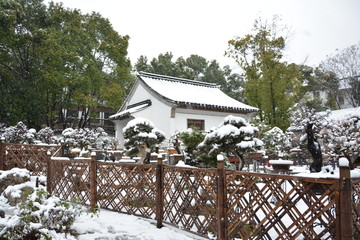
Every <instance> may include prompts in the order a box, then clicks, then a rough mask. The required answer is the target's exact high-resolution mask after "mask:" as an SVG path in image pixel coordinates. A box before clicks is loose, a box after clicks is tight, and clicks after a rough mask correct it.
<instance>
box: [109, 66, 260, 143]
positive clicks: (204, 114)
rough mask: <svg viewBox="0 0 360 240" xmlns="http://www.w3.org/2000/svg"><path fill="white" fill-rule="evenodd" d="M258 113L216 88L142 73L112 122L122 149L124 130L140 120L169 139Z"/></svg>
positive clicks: (201, 83)
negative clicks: (185, 131) (149, 123)
mask: <svg viewBox="0 0 360 240" xmlns="http://www.w3.org/2000/svg"><path fill="white" fill-rule="evenodd" d="M257 111H258V109H257V108H255V107H251V106H249V105H246V104H244V103H241V102H239V101H237V100H235V99H233V98H231V97H229V96H227V95H226V94H225V93H223V92H222V91H221V90H220V89H219V86H218V85H216V84H213V83H206V82H200V81H194V80H188V79H182V78H175V77H170V76H163V75H157V74H152V73H145V72H140V73H138V75H137V81H136V83H135V85H134V87H133V88H132V90H131V91H130V94H129V95H128V96H127V98H126V100H125V102H124V104H123V106H122V107H121V108H120V110H119V111H118V112H117V113H116V114H114V115H112V116H110V118H109V119H110V120H112V121H113V122H114V124H115V137H116V138H117V139H119V141H120V147H121V148H122V147H123V146H124V144H123V143H124V137H123V131H122V129H123V128H124V127H125V126H126V124H127V123H128V122H129V121H130V120H132V119H134V118H137V117H142V118H146V119H148V120H150V121H151V122H153V123H154V125H155V127H156V128H158V129H159V130H161V131H162V132H163V133H165V136H166V138H167V139H169V138H170V137H171V136H172V135H173V134H174V133H175V132H176V131H182V130H186V129H187V128H190V127H191V126H196V127H198V128H199V129H200V130H209V129H211V128H213V127H216V126H218V125H219V124H220V123H221V122H222V121H223V120H224V118H225V117H226V116H228V115H230V114H231V115H235V116H240V117H243V118H246V119H249V118H250V117H251V115H252V114H253V113H255V112H257Z"/></svg>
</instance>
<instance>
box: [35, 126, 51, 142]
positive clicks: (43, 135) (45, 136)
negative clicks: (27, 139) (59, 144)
mask: <svg viewBox="0 0 360 240" xmlns="http://www.w3.org/2000/svg"><path fill="white" fill-rule="evenodd" d="M37 135H38V138H39V140H40V141H41V142H43V143H47V144H51V143H54V142H55V137H54V131H53V130H52V129H51V128H49V127H45V128H43V129H40V130H39V132H38V133H37Z"/></svg>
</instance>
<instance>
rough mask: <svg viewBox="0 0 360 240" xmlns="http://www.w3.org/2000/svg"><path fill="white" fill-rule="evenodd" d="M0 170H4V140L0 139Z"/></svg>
mask: <svg viewBox="0 0 360 240" xmlns="http://www.w3.org/2000/svg"><path fill="white" fill-rule="evenodd" d="M0 170H5V138H4V137H2V138H1V139H0Z"/></svg>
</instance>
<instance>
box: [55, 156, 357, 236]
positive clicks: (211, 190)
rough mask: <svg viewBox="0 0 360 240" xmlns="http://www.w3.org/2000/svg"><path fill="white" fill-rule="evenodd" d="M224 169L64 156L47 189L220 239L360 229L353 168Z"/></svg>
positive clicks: (350, 232)
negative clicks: (332, 173)
mask: <svg viewBox="0 0 360 240" xmlns="http://www.w3.org/2000/svg"><path fill="white" fill-rule="evenodd" d="M222 164H223V163H221V162H220V163H219V166H218V169H195V168H180V167H175V166H169V165H162V163H161V161H159V163H158V164H157V165H139V164H124V163H122V164H121V163H109V162H100V161H96V160H95V158H93V159H84V160H63V159H58V160H52V161H51V165H50V169H51V170H50V171H49V173H50V174H49V175H48V188H49V190H50V191H52V192H53V193H54V194H56V195H59V196H60V197H62V198H63V199H71V198H77V199H79V200H80V201H81V202H82V203H84V204H88V205H91V206H93V207H95V206H96V205H97V206H99V207H102V208H106V209H111V210H115V211H119V212H123V213H128V214H134V215H138V216H143V217H146V218H151V219H156V220H157V225H158V227H160V226H162V222H166V223H169V224H172V225H175V226H177V227H180V228H182V229H185V230H189V231H192V232H195V233H197V234H200V235H202V236H205V237H206V236H208V235H209V234H213V235H214V236H216V237H217V238H218V239H235V238H236V239H265V240H267V239H279V240H280V239H301V240H303V239H352V237H353V236H357V235H356V234H358V233H359V232H360V225H359V222H360V221H359V220H360V219H359V216H360V209H359V206H360V200H359V192H360V189H359V188H360V180H359V179H350V178H349V177H348V175H349V173H350V171H349V169H346V168H342V171H341V172H342V173H341V174H342V176H341V177H340V179H339V178H334V179H318V178H305V177H294V176H289V175H276V174H259V173H247V172H235V171H226V170H224V169H223V165H222ZM344 174H345V175H344ZM346 174H348V175H346ZM348 183H349V184H350V185H349V186H350V188H347V184H348ZM349 206H350V207H349ZM349 226H350V227H349Z"/></svg>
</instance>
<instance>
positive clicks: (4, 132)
mask: <svg viewBox="0 0 360 240" xmlns="http://www.w3.org/2000/svg"><path fill="white" fill-rule="evenodd" d="M0 138H3V139H4V140H5V142H8V143H21V144H34V143H39V142H40V143H47V144H51V143H54V142H55V138H54V132H53V130H51V128H49V127H45V128H43V129H40V130H39V132H36V129H34V128H30V129H28V128H27V126H26V125H25V124H24V123H23V122H18V123H17V124H16V125H15V126H10V127H6V126H5V124H0Z"/></svg>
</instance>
